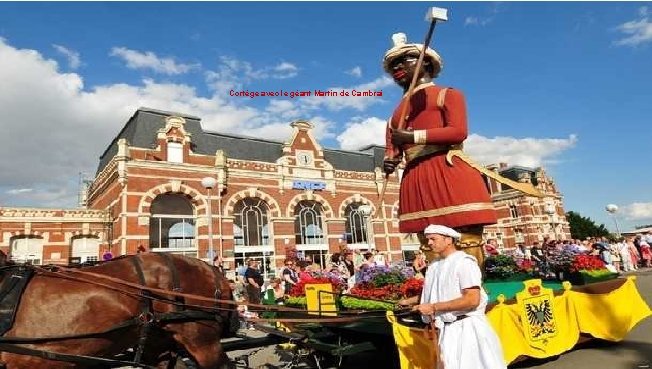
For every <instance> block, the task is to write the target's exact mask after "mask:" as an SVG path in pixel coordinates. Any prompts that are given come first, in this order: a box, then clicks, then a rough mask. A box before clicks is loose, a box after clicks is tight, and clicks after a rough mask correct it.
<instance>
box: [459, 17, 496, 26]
mask: <svg viewBox="0 0 652 369" xmlns="http://www.w3.org/2000/svg"><path fill="white" fill-rule="evenodd" d="M491 21H493V18H492V17H466V18H465V19H464V25H465V26H486V25H487V24H489V23H491Z"/></svg>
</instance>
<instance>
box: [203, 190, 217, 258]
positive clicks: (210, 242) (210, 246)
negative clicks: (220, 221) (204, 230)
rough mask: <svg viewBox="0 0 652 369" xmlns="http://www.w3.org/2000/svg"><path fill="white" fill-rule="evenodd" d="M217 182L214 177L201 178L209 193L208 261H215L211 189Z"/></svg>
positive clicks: (207, 211)
mask: <svg viewBox="0 0 652 369" xmlns="http://www.w3.org/2000/svg"><path fill="white" fill-rule="evenodd" d="M216 184H217V180H216V179H215V178H213V177H204V178H202V180H201V185H202V186H203V187H204V188H205V189H206V192H207V194H208V196H207V202H208V206H207V207H208V209H207V210H206V213H207V216H208V262H209V263H212V262H213V257H214V255H215V251H214V250H213V209H212V204H211V190H212V189H213V188H214V187H215V185H216ZM220 256H221V255H220Z"/></svg>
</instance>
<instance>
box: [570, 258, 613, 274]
mask: <svg viewBox="0 0 652 369" xmlns="http://www.w3.org/2000/svg"><path fill="white" fill-rule="evenodd" d="M601 269H606V265H605V263H604V261H602V260H600V258H599V257H597V256H595V255H577V256H575V259H573V263H572V264H571V266H570V271H571V272H579V271H580V270H601Z"/></svg>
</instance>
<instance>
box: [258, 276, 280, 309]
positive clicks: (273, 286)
mask: <svg viewBox="0 0 652 369" xmlns="http://www.w3.org/2000/svg"><path fill="white" fill-rule="evenodd" d="M284 297H285V291H284V289H283V287H282V286H281V278H278V277H275V278H271V279H270V280H269V285H268V286H267V290H266V291H265V298H264V299H263V303H264V304H266V305H274V304H276V305H283V299H284Z"/></svg>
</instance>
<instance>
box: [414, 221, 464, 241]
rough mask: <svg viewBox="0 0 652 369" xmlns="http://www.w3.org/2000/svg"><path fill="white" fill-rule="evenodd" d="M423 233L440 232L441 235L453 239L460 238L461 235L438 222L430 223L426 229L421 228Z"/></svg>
mask: <svg viewBox="0 0 652 369" xmlns="http://www.w3.org/2000/svg"><path fill="white" fill-rule="evenodd" d="M423 233H424V234H440V235H443V236H448V237H452V238H455V239H460V238H461V237H462V235H461V234H460V233H459V232H457V231H456V230H454V229H453V228H449V227H446V226H443V225H438V224H431V225H429V226H427V227H426V229H424V230H423Z"/></svg>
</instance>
